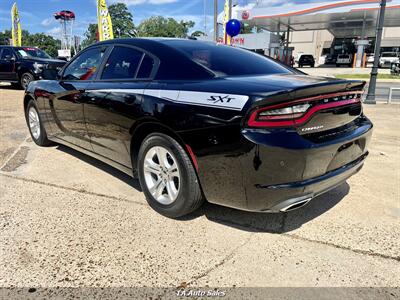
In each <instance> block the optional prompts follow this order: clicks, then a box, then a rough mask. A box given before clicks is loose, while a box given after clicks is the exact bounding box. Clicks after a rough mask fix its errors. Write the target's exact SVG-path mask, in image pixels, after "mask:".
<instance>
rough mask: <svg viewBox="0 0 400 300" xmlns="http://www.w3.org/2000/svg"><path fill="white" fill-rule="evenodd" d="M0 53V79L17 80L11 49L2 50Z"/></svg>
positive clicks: (13, 55)
mask: <svg viewBox="0 0 400 300" xmlns="http://www.w3.org/2000/svg"><path fill="white" fill-rule="evenodd" d="M0 52H1V53H0V79H3V80H17V74H16V72H15V54H14V52H13V50H12V49H11V48H2V50H1V51H0Z"/></svg>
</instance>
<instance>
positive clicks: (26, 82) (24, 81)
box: [21, 74, 32, 90]
mask: <svg viewBox="0 0 400 300" xmlns="http://www.w3.org/2000/svg"><path fill="white" fill-rule="evenodd" d="M31 81H32V78H31V76H30V75H28V74H25V75H23V76H22V79H21V85H22V88H23V89H25V90H26V88H27V87H28V85H29V83H30V82H31Z"/></svg>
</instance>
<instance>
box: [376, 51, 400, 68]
mask: <svg viewBox="0 0 400 300" xmlns="http://www.w3.org/2000/svg"><path fill="white" fill-rule="evenodd" d="M399 56H400V53H396V52H383V53H382V54H381V57H380V58H379V68H385V67H387V68H390V67H391V66H392V64H394V63H398V62H399V60H400V58H399Z"/></svg>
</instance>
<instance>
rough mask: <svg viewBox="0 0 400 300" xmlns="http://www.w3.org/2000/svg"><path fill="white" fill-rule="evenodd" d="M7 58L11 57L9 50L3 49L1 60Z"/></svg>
mask: <svg viewBox="0 0 400 300" xmlns="http://www.w3.org/2000/svg"><path fill="white" fill-rule="evenodd" d="M7 56H8V57H10V56H12V53H11V50H10V49H7V48H6V49H3V52H2V53H1V59H6V58H7Z"/></svg>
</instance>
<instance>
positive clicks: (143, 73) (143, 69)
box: [137, 54, 155, 79]
mask: <svg viewBox="0 0 400 300" xmlns="http://www.w3.org/2000/svg"><path fill="white" fill-rule="evenodd" d="M154 64H155V61H154V59H153V58H151V57H150V56H149V55H147V54H146V55H145V56H144V58H143V60H142V64H141V65H140V69H139V72H138V74H137V78H142V79H145V78H150V76H151V73H152V71H153V69H154Z"/></svg>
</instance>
